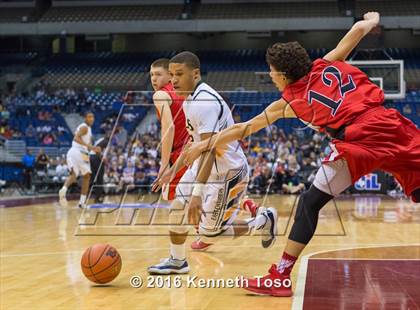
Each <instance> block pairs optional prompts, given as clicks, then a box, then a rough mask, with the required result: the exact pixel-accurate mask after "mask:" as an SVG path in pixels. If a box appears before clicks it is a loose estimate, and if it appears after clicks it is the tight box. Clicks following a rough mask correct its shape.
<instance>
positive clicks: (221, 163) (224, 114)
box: [183, 82, 247, 174]
mask: <svg viewBox="0 0 420 310" xmlns="http://www.w3.org/2000/svg"><path fill="white" fill-rule="evenodd" d="M183 110H184V113H185V119H186V126H187V130H188V133H189V134H190V136H191V137H192V138H193V140H194V141H200V134H203V133H211V132H219V131H222V130H223V129H226V128H227V127H230V126H232V125H233V124H234V121H233V117H232V113H231V111H230V109H229V107H228V105H227V104H226V102H225V101H224V100H223V98H222V96H220V95H219V93H217V91H215V90H214V89H213V88H212V87H210V86H209V85H207V84H206V83H203V82H200V83H199V84H198V85H197V87H196V89H195V90H194V92H193V93H192V94H191V95H190V96H188V97H187V99H186V100H185V101H184V103H183ZM198 164H199V159H197V160H196V161H195V162H194V165H193V168H197V167H198ZM244 165H247V160H246V157H245V155H244V153H243V151H242V148H241V146H240V145H239V142H238V141H233V142H230V143H229V144H227V145H225V146H223V147H221V148H217V149H216V159H215V163H214V165H213V168H212V172H211V173H212V174H223V173H227V172H228V171H229V170H233V169H238V168H240V167H242V166H244Z"/></svg>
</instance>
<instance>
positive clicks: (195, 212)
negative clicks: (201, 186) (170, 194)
mask: <svg viewBox="0 0 420 310" xmlns="http://www.w3.org/2000/svg"><path fill="white" fill-rule="evenodd" d="M201 212H203V207H202V202H201V197H200V196H191V199H190V203H189V204H188V223H189V224H191V225H198V223H199V222H200V217H201Z"/></svg>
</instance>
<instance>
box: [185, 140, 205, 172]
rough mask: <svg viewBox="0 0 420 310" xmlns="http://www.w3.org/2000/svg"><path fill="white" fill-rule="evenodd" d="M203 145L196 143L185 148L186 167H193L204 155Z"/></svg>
mask: <svg viewBox="0 0 420 310" xmlns="http://www.w3.org/2000/svg"><path fill="white" fill-rule="evenodd" d="M200 143H201V144H200ZM201 145H202V142H194V143H188V144H187V145H186V147H184V150H183V153H184V154H185V157H184V165H186V166H190V165H192V164H193V163H194V161H195V160H196V159H197V158H198V157H199V156H200V155H201V153H202V151H201Z"/></svg>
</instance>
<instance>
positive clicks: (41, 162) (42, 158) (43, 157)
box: [36, 148, 50, 172]
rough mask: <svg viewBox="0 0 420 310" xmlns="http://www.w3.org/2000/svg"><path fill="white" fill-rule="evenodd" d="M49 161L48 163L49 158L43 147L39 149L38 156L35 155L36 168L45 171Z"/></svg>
mask: <svg viewBox="0 0 420 310" xmlns="http://www.w3.org/2000/svg"><path fill="white" fill-rule="evenodd" d="M49 163H50V159H49V157H48V156H47V154H45V152H44V149H43V148H41V149H39V153H38V156H37V157H36V169H37V170H38V171H45V172H46V171H47V168H48V165H49Z"/></svg>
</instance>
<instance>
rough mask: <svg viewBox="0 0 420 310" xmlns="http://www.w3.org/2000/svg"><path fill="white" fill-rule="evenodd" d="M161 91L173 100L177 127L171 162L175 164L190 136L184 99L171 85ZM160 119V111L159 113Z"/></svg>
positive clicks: (172, 109) (172, 112)
mask: <svg viewBox="0 0 420 310" xmlns="http://www.w3.org/2000/svg"><path fill="white" fill-rule="evenodd" d="M160 90H162V91H164V92H166V93H167V94H168V95H169V96H170V97H171V99H172V104H171V114H172V119H173V121H174V126H175V135H174V142H173V145H172V152H171V160H172V161H173V163H174V162H175V160H176V158H177V157H178V156H179V154H180V153H181V151H182V148H183V146H184V145H185V144H186V143H187V142H188V139H189V135H188V132H187V129H186V127H185V123H186V122H185V114H184V110H183V109H182V104H183V102H184V98H182V97H180V96H178V95H177V94H176V93H175V90H174V87H173V85H172V84H171V83H168V84H166V85H165V86H163V87H162V88H161V89H160ZM156 112H157V115H158V118H159V119H160V114H159V111H157V110H156Z"/></svg>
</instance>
